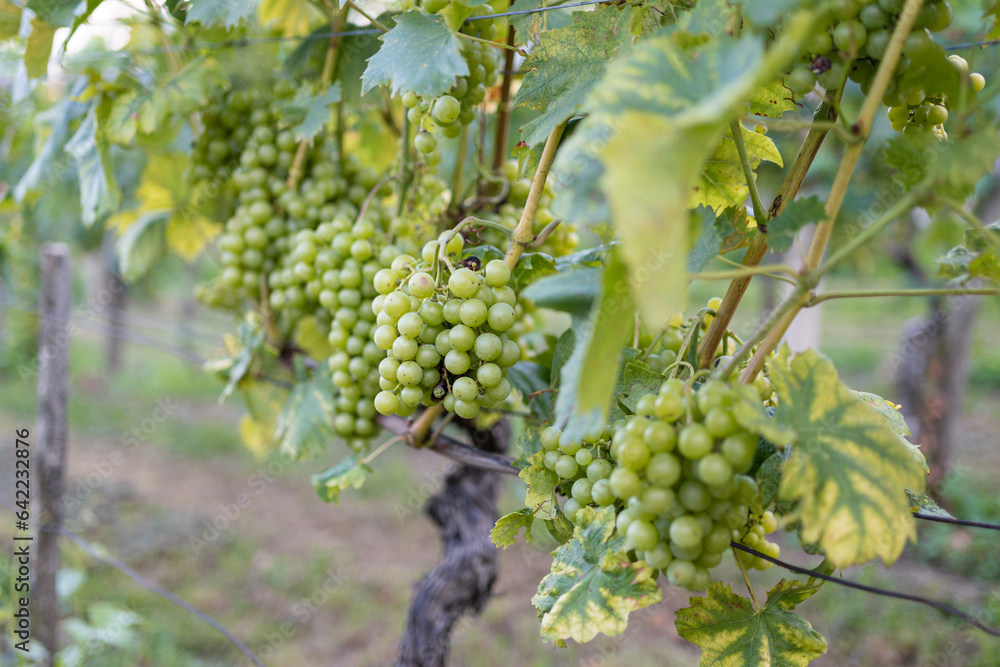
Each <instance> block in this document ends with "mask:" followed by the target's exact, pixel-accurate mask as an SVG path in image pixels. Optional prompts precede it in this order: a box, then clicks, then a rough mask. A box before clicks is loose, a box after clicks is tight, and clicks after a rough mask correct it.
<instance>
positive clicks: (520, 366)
mask: <svg viewBox="0 0 1000 667" xmlns="http://www.w3.org/2000/svg"><path fill="white" fill-rule="evenodd" d="M507 379H508V380H510V385H511V386H512V387H513V388H514V389H517V390H518V391H519V392H520V393H521V395H522V396H523V397H524V401H525V403H526V404H527V405H528V409H529V410H531V414H532V415H533V416H535V417H537V418H538V419H541V420H542V421H545V420H547V419H550V418H551V417H552V398H551V396H550V395H549V394H548V393H536V392H544V391H545V390H546V389H549V388H550V387H551V386H552V385H551V383H550V382H549V371H548V369H546V368H545V367H544V366H542V365H541V364H537V363H535V362H532V361H519V362H517V363H516V364H514V365H513V366H511V367H510V370H509V371H508V373H507ZM532 394H535V395H534V396H532ZM529 396H530V398H529Z"/></svg>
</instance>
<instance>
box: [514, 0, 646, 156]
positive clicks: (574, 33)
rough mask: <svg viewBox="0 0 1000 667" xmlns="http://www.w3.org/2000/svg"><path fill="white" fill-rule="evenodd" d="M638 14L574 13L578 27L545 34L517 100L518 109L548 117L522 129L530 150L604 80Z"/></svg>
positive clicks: (627, 10)
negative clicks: (533, 110) (612, 60)
mask: <svg viewBox="0 0 1000 667" xmlns="http://www.w3.org/2000/svg"><path fill="white" fill-rule="evenodd" d="M631 15H632V10H631V8H629V7H626V8H625V9H624V10H619V9H618V8H617V7H613V6H612V7H603V8H601V9H598V10H596V11H593V12H574V13H573V24H572V25H569V26H566V27H565V28H560V29H559V30H549V31H547V32H545V33H543V34H542V36H541V39H540V41H539V43H538V46H537V47H536V48H534V49H532V51H531V53H530V54H529V55H528V58H527V60H525V62H524V69H526V70H528V73H527V74H526V75H525V77H524V80H523V81H522V82H521V87H520V89H519V90H518V92H517V97H516V98H515V99H514V104H515V106H517V107H526V108H528V109H535V110H537V111H542V112H543V113H542V115H540V116H538V117H537V118H534V119H532V120H531V121H529V122H528V123H526V124H525V125H523V126H522V127H521V138H522V140H523V141H524V142H525V143H526V144H527V145H528V146H535V145H537V144H540V143H542V142H543V141H545V139H546V137H548V136H549V134H550V133H551V132H552V130H554V129H555V128H556V126H557V125H559V124H560V123H562V122H563V121H565V120H567V119H568V118H569V117H570V116H572V115H573V113H574V112H575V111H576V109H577V107H578V106H580V104H582V103H583V101H584V99H585V98H586V96H587V93H588V92H590V90H591V88H593V87H594V86H595V85H597V83H598V82H599V81H600V80H601V75H602V74H603V73H604V68H605V66H606V65H607V63H608V61H609V60H611V59H612V58H613V57H614V56H615V54H617V53H618V51H619V49H620V48H621V47H622V46H624V45H626V44H627V43H628V41H629V39H630V37H631V36H630V34H629V30H628V26H629V20H630V17H631Z"/></svg>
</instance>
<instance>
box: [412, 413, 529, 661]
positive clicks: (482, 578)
mask: <svg viewBox="0 0 1000 667" xmlns="http://www.w3.org/2000/svg"><path fill="white" fill-rule="evenodd" d="M470 434H471V435H472V441H473V445H474V446H476V447H477V448H479V449H482V450H484V451H488V452H502V451H503V450H504V449H506V446H507V442H508V439H509V436H510V429H509V427H508V426H507V423H506V422H501V423H500V424H498V425H497V426H495V427H494V428H493V429H491V430H489V431H477V430H474V429H470ZM501 478H502V475H500V474H499V473H495V472H490V471H487V470H483V469H481V468H473V467H470V466H466V465H457V466H455V467H453V468H452V469H451V470H450V471H449V472H448V475H447V477H446V479H445V483H444V487H443V488H442V489H441V491H439V492H438V493H437V494H436V495H434V496H432V497H431V498H430V500H429V501H428V502H427V506H426V507H425V511H426V512H427V514H428V515H429V516H430V518H431V519H432V520H433V521H434V523H435V524H436V525H437V526H438V529H439V531H440V533H441V541H442V543H443V546H444V553H443V555H442V558H441V563H440V564H439V565H438V566H437V567H435V568H434V569H433V570H431V571H430V572H429V573H428V574H427V575H426V576H425V577H424V578H423V579H422V580H420V582H419V583H418V584H417V585H416V587H415V590H414V595H413V599H412V600H411V602H410V608H409V610H408V611H407V615H406V628H405V630H404V632H403V638H402V641H401V642H400V645H399V654H398V656H397V658H396V665H397V667H442V666H443V665H445V664H446V662H447V659H448V652H449V650H450V649H451V635H452V629H453V628H454V625H455V623H456V622H457V621H458V620H459V618H461V617H462V616H463V615H464V614H466V613H479V612H480V611H482V609H483V607H485V606H486V602H487V601H488V600H489V596H490V592H491V590H492V589H493V582H494V581H495V580H496V576H497V550H496V547H494V546H493V542H492V541H491V540H490V531H492V530H493V526H494V524H495V523H496V520H497V495H498V494H499V491H500V488H501V483H502V479H501Z"/></svg>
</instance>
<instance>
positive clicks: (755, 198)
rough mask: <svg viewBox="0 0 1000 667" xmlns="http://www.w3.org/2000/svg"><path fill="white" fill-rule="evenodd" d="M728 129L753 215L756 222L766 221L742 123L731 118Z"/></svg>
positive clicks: (762, 222) (765, 211)
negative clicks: (737, 156)
mask: <svg viewBox="0 0 1000 667" xmlns="http://www.w3.org/2000/svg"><path fill="white" fill-rule="evenodd" d="M729 129H730V130H731V131H732V133H733V143H735V144H736V152H737V153H738V154H739V156H740V165H741V166H742V167H743V178H744V180H745V181H746V184H747V189H748V190H749V191H750V201H751V202H752V203H753V215H754V218H756V219H757V224H758V225H760V224H765V223H767V219H768V213H767V209H766V208H764V203H763V202H762V201H761V200H760V192H758V191H757V181H756V179H755V178H754V174H753V165H751V164H750V156H749V155H748V154H747V146H746V143H745V142H744V141H743V124H742V123H741V122H740V121H739V120H738V119H735V118H734V119H733V120H732V121H730V123H729Z"/></svg>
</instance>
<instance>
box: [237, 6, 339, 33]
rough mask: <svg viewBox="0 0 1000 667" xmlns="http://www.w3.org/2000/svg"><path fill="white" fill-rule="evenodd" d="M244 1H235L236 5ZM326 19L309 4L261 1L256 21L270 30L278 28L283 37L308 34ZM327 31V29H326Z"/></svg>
mask: <svg viewBox="0 0 1000 667" xmlns="http://www.w3.org/2000/svg"><path fill="white" fill-rule="evenodd" d="M245 1H246V0H237V4H239V3H240V2H245ZM325 19H326V17H325V16H323V13H322V12H321V11H320V10H319V9H317V7H316V5H314V4H313V3H311V2H301V1H300V0H261V1H260V6H259V7H258V8H257V20H258V21H259V22H260V24H261V25H262V26H266V27H268V28H270V29H272V30H273V29H275V28H280V30H279V32H280V33H281V34H282V35H284V36H285V37H297V36H299V35H307V34H309V29H310V28H311V27H313V26H314V24H316V23H317V22H319V21H320V20H325ZM327 29H328V30H329V28H327Z"/></svg>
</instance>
